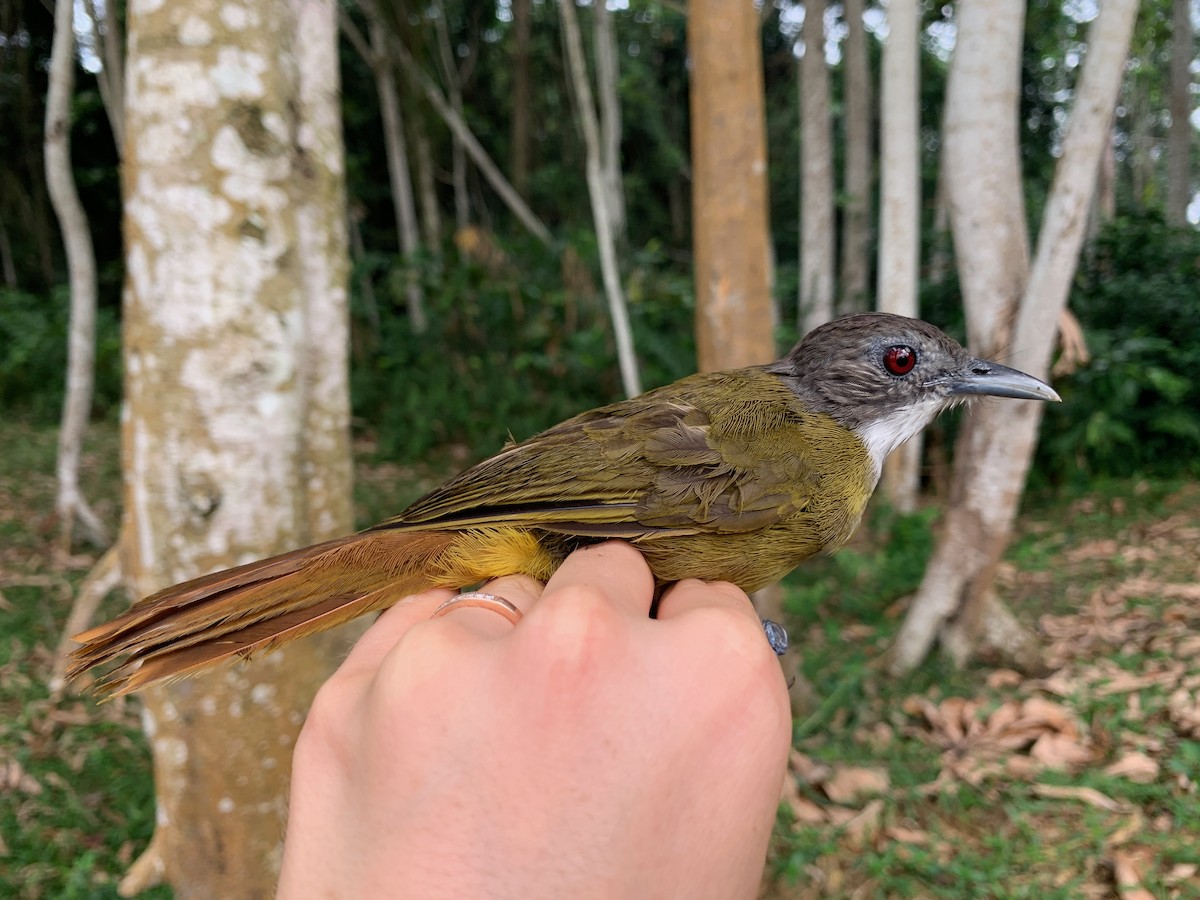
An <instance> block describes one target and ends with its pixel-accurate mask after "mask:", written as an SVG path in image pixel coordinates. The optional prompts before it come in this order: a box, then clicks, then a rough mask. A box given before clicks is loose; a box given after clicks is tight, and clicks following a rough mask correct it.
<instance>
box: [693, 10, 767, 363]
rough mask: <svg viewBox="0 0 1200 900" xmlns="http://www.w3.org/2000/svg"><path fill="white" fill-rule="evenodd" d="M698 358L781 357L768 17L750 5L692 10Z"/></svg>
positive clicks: (740, 360)
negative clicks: (773, 243) (770, 189)
mask: <svg viewBox="0 0 1200 900" xmlns="http://www.w3.org/2000/svg"><path fill="white" fill-rule="evenodd" d="M687 29H688V52H689V55H690V57H691V60H692V69H691V73H690V77H691V87H690V91H689V106H690V109H691V127H692V136H691V145H692V229H693V237H692V240H693V248H694V253H695V271H696V276H695V277H696V355H697V363H698V365H699V367H700V369H701V371H712V370H714V369H723V368H732V367H736V366H748V365H753V364H755V363H764V362H767V361H769V360H770V359H772V358H773V357H774V356H775V337H774V327H775V306H774V303H773V302H772V299H771V267H770V259H771V256H770V249H769V232H768V216H769V211H768V206H767V180H766V174H767V148H766V118H765V113H764V99H763V74H762V49H761V47H760V44H759V20H758V16H757V14H756V13H755V10H754V6H753V5H752V4H749V3H736V4H729V3H725V2H722V0H696V2H693V3H690V4H689V5H688V24H687Z"/></svg>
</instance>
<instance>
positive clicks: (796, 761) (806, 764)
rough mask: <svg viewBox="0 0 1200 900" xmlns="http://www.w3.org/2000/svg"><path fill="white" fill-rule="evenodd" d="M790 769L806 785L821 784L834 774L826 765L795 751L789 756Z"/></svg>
mask: <svg viewBox="0 0 1200 900" xmlns="http://www.w3.org/2000/svg"><path fill="white" fill-rule="evenodd" d="M788 767H789V768H791V770H792V771H793V772H795V773H796V777H797V778H798V779H800V780H801V781H803V782H804V783H805V784H820V783H821V782H823V781H825V780H826V779H827V778H828V777H829V776H830V775H831V774H832V773H833V769H831V768H830V767H829V766H827V765H826V764H825V763H822V762H817V761H816V760H815V759H813V758H812V757H811V756H808V755H806V754H804V753H801V752H800V751H799V750H795V749H793V750H792V752H791V753H790V754H789V755H788Z"/></svg>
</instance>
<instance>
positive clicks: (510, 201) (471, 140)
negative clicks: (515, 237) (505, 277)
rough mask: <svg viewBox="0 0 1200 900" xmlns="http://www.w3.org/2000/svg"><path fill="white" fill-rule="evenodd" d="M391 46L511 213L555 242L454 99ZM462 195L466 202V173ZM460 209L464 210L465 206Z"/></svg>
mask: <svg viewBox="0 0 1200 900" xmlns="http://www.w3.org/2000/svg"><path fill="white" fill-rule="evenodd" d="M341 24H342V28H343V29H344V30H345V31H346V33H347V34H348V35H349V34H352V33H354V31H356V30H357V29H356V28H355V26H354V23H353V22H351V21H350V20H349V18H348V17H347V16H345V15H343V16H342V17H341ZM388 48H389V49H390V50H391V52H392V53H393V54H395V57H396V61H397V62H399V63H400V68H401V69H402V70H403V71H404V74H405V75H407V76H408V77H409V79H411V80H412V82H413V83H415V84H416V85H417V86H419V87H420V88H421V91H422V93H424V94H425V98H426V99H427V100H428V101H429V103H430V105H431V106H432V107H433V109H434V111H435V112H436V113H437V114H438V116H440V117H441V119H442V121H443V122H445V123H446V126H447V127H448V128H449V129H450V131H451V133H452V134H453V135H454V137H455V138H456V139H457V140H458V142H459V143H460V144H461V145H462V148H463V149H464V150H465V151H466V153H467V155H468V156H470V157H471V160H472V161H473V162H474V163H475V167H476V168H477V169H479V172H480V173H481V174H482V175H483V177H484V178H485V179H487V182H488V184H490V185H491V186H492V190H494V191H495V192H496V194H497V195H498V196H499V197H500V199H501V200H503V201H504V203H505V205H507V206H508V208H509V209H510V210H511V211H512V214H513V215H514V216H516V218H517V220H518V221H519V222H520V223H521V224H522V225H523V226H524V227H525V228H526V230H527V231H529V233H530V234H532V235H533V236H534V237H536V238H537V239H538V240H539V241H541V242H542V243H543V244H546V245H547V246H549V245H550V244H552V243H553V238H552V237H551V236H550V230H549V229H548V228H546V226H545V225H543V224H542V222H541V220H539V219H538V217H537V216H536V215H534V213H533V210H531V209H530V208H529V205H528V204H527V203H526V202H525V201H524V200H523V199H521V195H520V194H518V193H517V192H516V191H515V190H514V189H513V186H512V184H511V183H509V181H508V179H507V178H505V177H504V175H503V173H502V172H501V171H500V169H499V167H498V166H497V165H496V164H495V162H493V161H492V158H491V157H490V156H488V153H487V151H486V150H484V149H483V145H482V144H480V143H479V139H478V138H476V137H475V135H474V134H472V133H471V129H470V127H469V126H468V125H467V123H466V120H465V119H464V118H463V117H462V114H461V113H460V112H458V111H457V110H455V109H454V107H453V105H452V104H451V102H450V101H449V100H447V99H446V95H445V94H443V93H442V91H441V89H440V88H439V87H438V86H437V85H436V84H435V83H434V81H433V79H431V78H430V77H429V75H427V74H426V73H425V71H424V70H423V69H422V68H421V67H420V66H419V65H417V62H416V60H414V59H413V58H412V54H410V53H409V52H408V50H407V49H406V48H405V46H404V45H403V44H402V43H400V42H399V41H397V40H395V39H391V40H389V43H388ZM458 195H459V191H458V187H457V185H456V187H455V197H456V203H457V198H458ZM462 196H463V201H464V203H465V201H466V187H465V176H464V187H463V193H462ZM459 212H462V210H460V211H459Z"/></svg>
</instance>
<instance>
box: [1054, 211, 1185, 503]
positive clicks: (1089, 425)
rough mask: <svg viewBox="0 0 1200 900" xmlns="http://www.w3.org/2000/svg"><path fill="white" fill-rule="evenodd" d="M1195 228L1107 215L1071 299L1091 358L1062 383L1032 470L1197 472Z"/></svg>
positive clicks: (1069, 475)
mask: <svg viewBox="0 0 1200 900" xmlns="http://www.w3.org/2000/svg"><path fill="white" fill-rule="evenodd" d="M1198 285H1200V233H1198V232H1196V231H1195V230H1194V229H1191V228H1183V229H1180V228H1171V227H1169V226H1167V225H1166V224H1164V223H1163V221H1162V220H1161V218H1158V217H1156V216H1153V215H1143V216H1137V217H1133V216H1124V217H1121V218H1118V219H1117V220H1115V221H1114V222H1112V223H1110V224H1109V225H1108V226H1107V227H1106V228H1105V229H1104V230H1103V231H1102V233H1101V234H1100V235H1099V237H1098V238H1097V240H1096V241H1095V242H1094V244H1093V245H1092V247H1091V248H1090V251H1089V253H1088V254H1087V256H1086V258H1085V259H1084V261H1083V263H1082V265H1081V267H1080V272H1079V277H1078V279H1077V284H1076V289H1075V291H1074V294H1073V295H1072V299H1071V308H1072V309H1073V310H1074V312H1075V314H1076V315H1077V316H1078V317H1079V320H1080V322H1081V323H1082V324H1083V327H1084V330H1085V332H1086V335H1087V339H1088V345H1089V348H1090V350H1091V351H1092V355H1093V358H1092V361H1091V363H1090V364H1089V365H1088V366H1085V367H1083V368H1081V369H1080V370H1079V371H1078V372H1076V373H1075V374H1074V375H1073V376H1071V377H1070V378H1068V379H1061V380H1060V382H1059V385H1058V386H1059V388H1060V393H1061V394H1062V397H1063V401H1064V402H1063V405H1062V406H1061V407H1058V408H1056V409H1054V410H1052V411H1050V412H1049V414H1048V415H1047V417H1046V420H1045V424H1044V426H1043V429H1042V437H1041V443H1040V446H1039V450H1038V462H1037V465H1036V466H1035V473H1038V477H1044V476H1045V477H1049V478H1050V479H1051V480H1053V481H1055V482H1060V483H1061V482H1064V481H1072V480H1075V481H1080V480H1085V479H1088V478H1091V477H1094V476H1096V475H1111V476H1118V477H1119V476H1128V475H1132V474H1135V473H1137V474H1157V475H1169V474H1179V473H1184V472H1192V473H1200V387H1198V386H1197V385H1198V384H1200V382H1197V379H1196V372H1197V371H1200V289H1198V287H1197V286H1198Z"/></svg>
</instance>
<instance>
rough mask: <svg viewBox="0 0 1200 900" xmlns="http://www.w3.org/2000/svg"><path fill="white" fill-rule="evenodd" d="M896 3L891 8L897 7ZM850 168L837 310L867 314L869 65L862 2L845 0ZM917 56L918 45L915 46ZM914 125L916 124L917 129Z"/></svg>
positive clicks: (869, 223)
mask: <svg viewBox="0 0 1200 900" xmlns="http://www.w3.org/2000/svg"><path fill="white" fill-rule="evenodd" d="M894 6H895V4H894V3H893V5H892V7H891V8H893V9H894ZM845 18H846V43H845V56H844V57H843V60H844V62H843V71H844V73H845V81H844V94H845V100H844V104H845V123H846V128H845V136H846V151H845V156H846V172H845V181H844V185H845V201H844V203H843V206H842V267H841V278H840V279H839V282H840V283H839V288H840V292H839V298H840V299H839V303H838V312H839V313H842V314H845V313H852V312H863V311H865V310H866V309H867V307H868V305H869V303H868V301H869V296H868V295H869V293H870V285H869V276H870V269H871V265H870V257H869V254H870V248H871V155H872V154H871V114H872V104H871V94H872V91H871V65H870V60H869V59H868V55H867V31H866V28H865V27H863V0H846V3H845ZM914 54H915V49H914ZM915 127H916V126H915V123H914V128H915ZM885 159H886V157H885Z"/></svg>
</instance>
